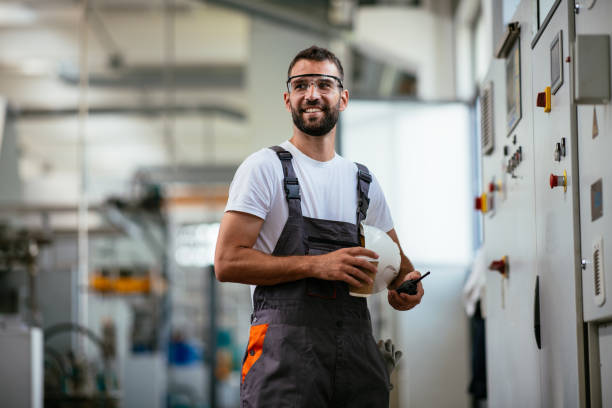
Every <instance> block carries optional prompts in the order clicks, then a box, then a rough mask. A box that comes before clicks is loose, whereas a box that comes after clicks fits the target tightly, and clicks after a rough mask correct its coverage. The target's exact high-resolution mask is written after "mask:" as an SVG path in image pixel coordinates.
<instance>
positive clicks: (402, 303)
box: [387, 283, 425, 310]
mask: <svg viewBox="0 0 612 408" xmlns="http://www.w3.org/2000/svg"><path fill="white" fill-rule="evenodd" d="M424 293H425V291H424V290H423V287H422V286H421V284H420V283H419V285H418V291H417V293H416V295H412V296H410V295H407V294H405V293H397V292H396V291H395V290H390V291H388V295H387V297H388V300H389V304H390V305H391V306H393V308H394V309H396V310H410V309H412V308H413V307H415V306H416V305H418V304H419V303H421V298H422V297H423V294H424Z"/></svg>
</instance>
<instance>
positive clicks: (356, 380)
mask: <svg viewBox="0 0 612 408" xmlns="http://www.w3.org/2000/svg"><path fill="white" fill-rule="evenodd" d="M343 77H344V72H343V69H342V65H341V63H340V61H339V60H338V59H337V58H336V56H335V55H334V54H333V53H331V52H330V51H328V50H326V49H323V48H319V47H316V46H312V47H310V48H308V49H306V50H303V51H301V52H300V53H298V54H297V55H296V57H295V58H294V59H293V61H292V62H291V64H290V66H289V70H288V80H287V92H285V93H284V94H283V98H284V102H285V107H286V109H287V111H288V112H290V113H291V116H292V118H293V123H294V127H293V137H292V138H291V139H290V140H289V141H285V142H284V143H282V144H281V145H280V146H275V147H273V148H269V149H262V150H260V151H259V152H256V153H254V154H253V155H251V156H249V157H248V158H247V159H246V160H245V161H244V163H242V165H241V166H240V168H239V169H238V171H237V172H236V175H235V177H234V180H233V182H232V186H231V188H230V194H229V200H228V204H227V207H226V212H225V214H224V216H223V219H222V221H221V227H220V230H219V238H218V241H217V248H216V253H215V271H216V274H217V278H218V279H219V280H220V281H223V282H224V281H230V282H240V283H245V284H250V285H257V286H256V288H255V290H254V293H253V304H254V311H253V315H252V316H251V324H252V325H251V331H250V336H249V344H248V347H247V353H246V354H245V360H244V363H243V368H242V381H241V387H240V390H241V400H242V406H243V407H275V408H277V407H309V408H312V407H386V406H388V401H389V388H390V383H389V375H388V373H387V370H386V369H385V365H384V361H383V358H382V356H381V355H380V353H379V351H378V349H377V347H376V344H375V342H374V339H373V338H372V328H371V323H370V316H369V312H368V309H367V304H366V301H365V299H364V298H359V297H352V296H350V295H349V294H348V287H349V285H352V286H356V287H360V286H362V285H368V284H370V283H371V282H372V280H371V279H370V277H369V276H368V274H366V273H365V271H368V272H371V273H376V267H375V266H374V265H373V264H372V263H371V262H369V261H367V260H366V259H364V257H370V258H377V257H378V255H377V254H375V253H374V252H372V251H370V250H367V249H365V248H363V247H361V246H360V235H359V228H358V225H359V223H360V222H362V221H364V222H365V223H366V224H369V225H374V226H376V227H378V228H380V229H382V230H383V231H388V234H389V236H390V237H391V238H392V239H393V240H394V241H395V242H396V243H398V245H399V242H398V238H397V235H396V233H395V231H394V229H393V223H392V220H391V216H390V214H389V209H388V207H387V204H386V202H385V199H384V196H383V194H382V191H381V190H380V186H379V184H378V182H377V181H376V179H375V178H373V177H372V176H371V175H370V174H369V172H368V170H367V168H365V166H361V165H357V164H355V163H352V162H350V161H348V160H346V159H344V158H342V157H340V156H339V155H337V154H336V153H335V151H334V146H335V137H336V122H337V120H338V115H339V112H341V111H343V110H344V109H346V107H347V104H348V99H349V93H348V91H347V90H346V89H344V86H343V83H342V81H343ZM419 276H420V273H419V272H417V271H415V270H414V268H413V266H412V264H411V263H410V261H409V260H408V258H406V256H404V254H403V253H402V263H401V270H400V274H399V275H398V277H397V279H396V280H395V281H394V282H392V284H391V286H390V287H391V288H396V287H397V286H398V285H399V284H400V283H401V282H403V281H404V280H407V279H414V278H418V277H419ZM387 296H388V301H389V304H390V305H391V306H392V307H394V308H395V309H397V310H408V309H411V308H413V307H414V306H415V305H417V304H418V303H419V302H420V301H421V297H422V296H423V288H422V286H421V284H420V283H419V286H418V293H417V294H416V295H413V296H409V295H406V294H398V293H397V292H395V291H394V290H389V291H388V295H387Z"/></svg>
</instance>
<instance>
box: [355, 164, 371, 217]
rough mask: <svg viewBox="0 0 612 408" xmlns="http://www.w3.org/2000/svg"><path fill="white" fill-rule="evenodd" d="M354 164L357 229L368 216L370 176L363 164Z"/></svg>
mask: <svg viewBox="0 0 612 408" xmlns="http://www.w3.org/2000/svg"><path fill="white" fill-rule="evenodd" d="M355 164H356V165H357V228H359V224H361V222H362V221H363V220H365V218H366V215H367V214H368V207H369V205H370V198H369V197H368V192H369V191H370V183H371V182H372V175H371V174H370V172H369V170H368V168H367V167H366V166H364V165H363V164H361V163H355Z"/></svg>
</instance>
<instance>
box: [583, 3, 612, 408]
mask: <svg viewBox="0 0 612 408" xmlns="http://www.w3.org/2000/svg"><path fill="white" fill-rule="evenodd" d="M610 21H612V2H611V1H604V0H599V1H597V2H595V4H594V5H592V7H591V8H590V9H589V8H582V9H581V10H580V13H578V14H577V15H576V36H577V40H579V39H582V40H585V39H587V40H588V41H592V40H596V42H599V43H605V44H606V47H607V48H608V49H607V50H606V49H601V48H600V49H598V50H595V47H591V50H592V51H597V52H592V53H591V54H590V55H589V59H590V61H589V62H590V63H591V64H594V65H593V67H592V68H591V69H592V70H593V71H596V72H597V75H599V76H601V75H604V76H607V77H608V78H607V81H605V80H599V81H598V85H599V86H600V87H601V89H599V90H598V89H597V87H594V90H595V91H596V92H599V93H600V94H601V95H603V100H596V99H595V100H593V103H592V104H580V105H578V106H577V130H578V154H579V161H578V163H579V174H580V176H579V177H580V241H581V258H582V260H583V261H582V262H583V263H584V265H583V270H582V272H581V278H582V307H583V313H584V320H585V321H586V322H588V328H589V330H588V333H589V356H588V357H589V379H590V384H589V388H590V390H589V391H590V399H591V402H592V406H595V407H597V406H602V407H612V340H611V339H612V330H611V327H612V266H611V264H610V262H612V214H611V212H612V208H611V207H610V203H612V163H611V161H610V158H609V155H610V153H611V152H612V106H611V105H610V102H609V101H605V96H606V95H609V91H610V89H609V87H610V82H611V81H612V78H610V76H611V74H610V66H611V64H612V61H611V59H610V58H611V56H610V54H611V52H610V41H609V37H610V36H612V24H611V23H610ZM604 48H605V47H604ZM576 64H578V61H576ZM576 69H578V67H576ZM578 74H579V72H577V81H578V79H579V75H578ZM604 79H605V78H604ZM579 96H580V95H579V94H578V93H577V94H576V97H577V98H578V97H579ZM591 96H593V95H591ZM608 99H609V96H608Z"/></svg>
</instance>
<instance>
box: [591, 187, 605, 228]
mask: <svg viewBox="0 0 612 408" xmlns="http://www.w3.org/2000/svg"><path fill="white" fill-rule="evenodd" d="M602 215H603V192H602V183H601V179H599V180H597V181H596V182H595V183H593V184H591V221H595V220H596V219H598V218H600V217H601V216H602Z"/></svg>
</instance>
